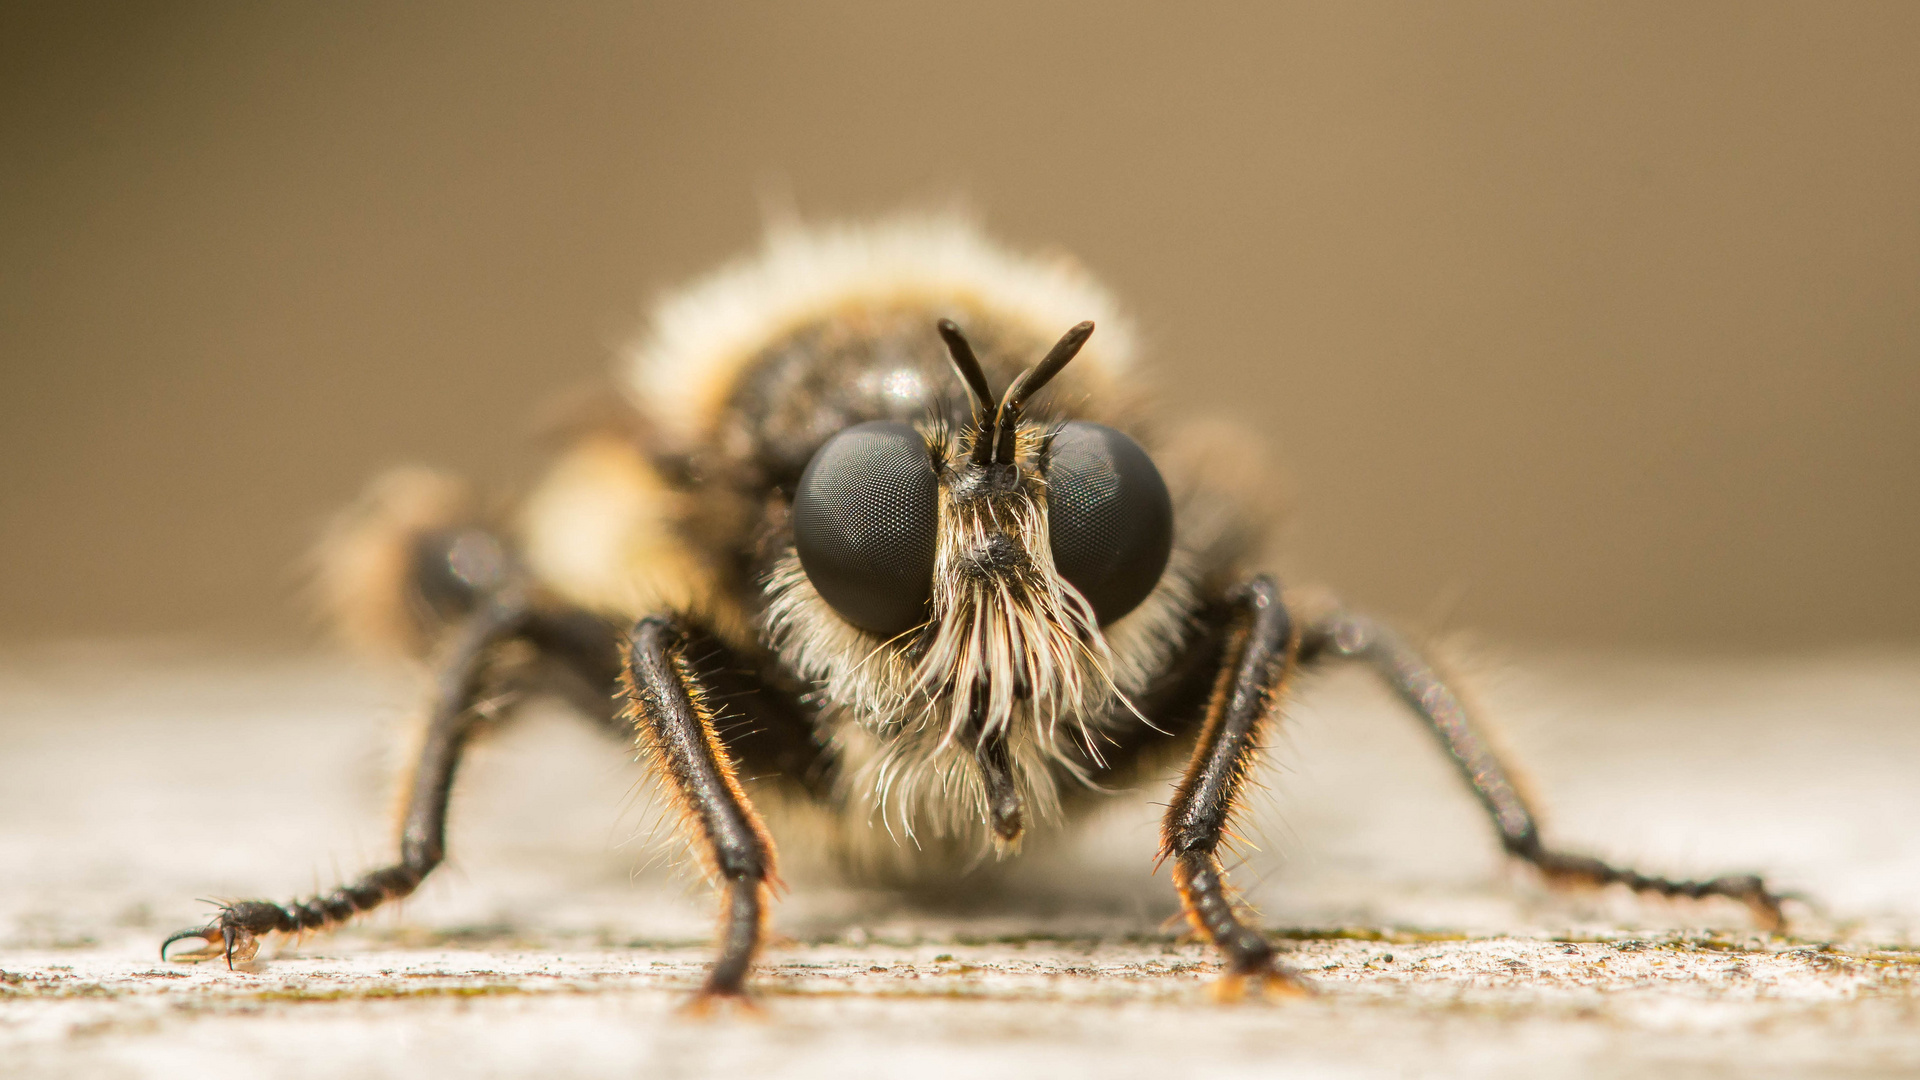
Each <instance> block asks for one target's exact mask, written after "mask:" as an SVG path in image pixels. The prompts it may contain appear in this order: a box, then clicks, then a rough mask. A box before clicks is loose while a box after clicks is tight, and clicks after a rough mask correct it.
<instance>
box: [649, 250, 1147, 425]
mask: <svg viewBox="0 0 1920 1080" xmlns="http://www.w3.org/2000/svg"><path fill="white" fill-rule="evenodd" d="M912 300H921V301H931V302H934V303H937V304H954V303H959V304H968V305H971V306H976V307H979V308H981V309H983V310H990V311H993V312H995V313H996V314H998V315H1000V316H1002V317H1005V318H1011V319H1013V320H1015V321H1017V322H1023V323H1027V324H1029V327H1030V329H1031V330H1032V332H1033V335H1034V337H1035V338H1037V339H1040V340H1044V341H1052V340H1053V339H1054V338H1057V337H1058V336H1059V335H1060V333H1061V331H1062V330H1064V329H1065V328H1066V327H1069V326H1072V325H1074V324H1075V323H1078V322H1080V321H1081V320H1083V319H1091V320H1093V321H1094V322H1096V323H1098V324H1099V326H1100V332H1099V334H1098V335H1096V336H1095V338H1094V339H1093V341H1092V342H1090V343H1089V344H1088V346H1087V348H1086V351H1085V352H1084V353H1083V354H1082V356H1081V358H1080V359H1078V360H1076V361H1075V366H1076V367H1080V368H1083V369H1084V368H1093V369H1098V370H1101V371H1103V372H1104V373H1106V374H1108V375H1119V374H1121V373H1122V372H1124V371H1125V370H1126V369H1127V368H1128V367H1129V366H1130V365H1131V363H1132V360H1133V335H1132V333H1131V328H1130V327H1129V325H1128V324H1127V321H1126V319H1125V318H1124V317H1123V316H1122V315H1121V314H1120V310H1119V306H1118V305H1117V304H1116V303H1115V302H1114V300H1113V298H1112V297H1111V296H1110V295H1108V293H1107V292H1106V290H1105V289H1103V288H1101V287H1100V285H1099V284H1098V283H1096V282H1095V281H1094V280H1093V279H1092V278H1091V277H1090V276H1089V275H1088V274H1087V273H1086V272H1085V271H1084V270H1082V269H1081V267H1080V266H1079V264H1078V263H1076V262H1074V261H1073V260H1072V259H1069V258H1067V257H1065V256H1045V257H1036V256H1025V255H1017V254H1014V253H1013V252H1010V251H1008V250H1006V249H1005V248H1002V247H1000V246H998V245H997V244H994V243H993V242H992V241H990V240H988V239H987V238H986V237H985V236H983V235H982V234H981V233H980V231H979V229H978V228H977V227H976V226H975V225H974V224H973V223H972V222H970V221H968V220H966V219H965V218H963V217H960V216H958V215H954V214H941V215H917V216H907V217H898V218H893V219H890V220H886V221H881V222H878V223H873V224H865V225H831V226H818V227H806V226H797V225H784V226H776V227H773V228H771V229H770V230H769V231H768V233H767V237H766V241H765V243H764V245H763V246H762V248H761V250H760V252H759V253H758V254H755V255H752V256H749V257H747V258H745V259H743V260H740V261H738V262H735V263H733V264H731V265H729V266H726V267H724V268H722V269H721V270H719V271H717V272H715V273H714V274H712V275H710V276H708V277H707V278H705V279H703V280H701V281H698V282H696V283H694V284H693V285H692V286H690V287H689V288H687V289H685V290H682V291H680V292H677V293H673V294H671V295H669V296H667V297H666V298H664V299H663V300H662V301H661V302H660V304H659V306H658V307H657V308H656V309H655V310H654V313H653V318H652V320H651V325H650V327H649V329H648V331H647V333H646V334H645V336H644V337H642V338H641V340H640V341H639V342H638V343H637V344H636V345H635V346H634V347H633V348H632V349H631V350H630V351H629V353H628V355H627V358H626V371H627V378H628V380H629V389H630V390H631V392H632V394H633V396H634V399H635V403H636V404H637V405H638V406H639V407H640V408H641V409H642V410H644V411H645V412H646V414H647V415H649V416H650V417H652V418H653V419H654V421H655V422H656V424H657V425H658V427H659V430H660V431H662V433H663V434H666V435H668V436H669V437H671V438H673V439H675V440H677V441H682V442H685V441H690V440H693V439H695V438H698V437H699V436H700V435H701V434H702V433H703V432H704V430H705V429H706V427H707V425H709V424H711V423H712V422H713V421H714V419H715V418H716V416H717V415H718V413H719V407H720V404H721V403H722V401H723V400H724V399H725V397H726V395H727V394H728V393H730V392H731V390H732V388H733V384H734V381H735V378H736V377H737V375H738V373H739V371H740V368H741V367H742V365H744V364H745V363H746V361H747V360H749V359H750V358H751V357H752V356H753V355H754V354H755V353H756V352H757V351H758V350H759V349H761V348H762V347H764V346H765V345H766V344H767V343H768V342H770V341H771V340H773V339H774V338H776V337H778V336H779V335H781V334H782V333H785V332H786V331H788V330H790V329H793V328H794V327H796V326H798V325H800V324H802V323H805V322H807V321H810V320H812V319H815V318H818V317H820V316H822V315H825V314H827V313H829V312H831V311H834V310H836V309H838V308H841V307H843V306H845V305H847V304H849V303H876V302H877V303H887V302H892V301H912ZM929 330H930V331H931V328H929Z"/></svg>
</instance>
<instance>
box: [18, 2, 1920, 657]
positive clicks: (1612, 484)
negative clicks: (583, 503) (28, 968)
mask: <svg viewBox="0 0 1920 1080" xmlns="http://www.w3.org/2000/svg"><path fill="white" fill-rule="evenodd" d="M1028 7H1029V5H1013V4H1009V5H1004V6H982V5H970V6H967V7H966V9H965V11H964V12H956V11H955V10H953V8H954V6H953V5H934V4H923V5H912V6H906V5H899V6H896V5H891V4H809V5H766V6H764V7H754V8H746V7H727V6H718V5H700V6H698V7H697V8H696V6H695V5H691V4H689V5H684V6H672V7H669V6H667V5H645V6H643V5H631V6H613V5H558V4H555V5H548V4H523V5H491V6H489V5H479V4H467V3H461V4H447V5H442V6H440V7H438V9H437V10H436V9H435V7H434V6H433V5H425V4H421V5H391V4H361V5H350V4H309V5H284V6H280V7H277V8H272V9H268V8H266V7H265V6H259V7H256V6H253V5H243V4H229V5H209V4H189V3H175V4H167V5H146V6H134V5H127V6H124V7H120V6H103V5H94V6H79V5H67V4H57V5H42V6H41V7H40V9H39V10H35V9H33V8H30V7H28V6H25V5H19V4H9V5H6V6H5V8H4V10H0V636H4V637H7V638H13V639H21V638H35V637H46V636H65V635H76V634H84V635H94V634H105V633H113V632H121V631H132V632H139V633H179V632H186V633H198V634H206V635H211V636H213V637H215V638H226V639H235V640H238V639H251V640H274V639H276V638H278V639H283V640H285V639H296V638H295V637H294V636H295V635H299V634H302V633H306V632H308V631H307V630H306V629H305V623H304V622H303V620H302V619H301V618H300V617H299V615H298V605H297V603H296V602H295V600H294V594H295V592H296V589H295V586H296V582H297V578H296V576H295V575H294V574H293V573H292V572H291V570H290V569H289V568H290V567H291V566H292V565H293V564H294V563H295V561H296V559H297V556H298V555H299V553H300V552H301V551H302V549H303V548H304V546H305V544H306V543H307V541H308V539H309V537H310V536H311V535H312V533H313V531H314V529H315V527H316V523H317V522H318V521H320V520H321V519H322V518H323V516H324V515H325V514H326V512H327V511H328V510H329V509H330V508H331V507H332V506H334V505H336V504H338V503H339V502H341V501H343V500H344V499H346V498H348V497H349V496H350V495H351V494H352V493H353V492H354V491H355V490H356V489H357V488H358V487H359V485H360V483H361V482H362V480H363V479H364V478H365V477H366V475H367V474H368V473H370V472H371V471H373V470H375V469H377V468H379V467H381V466H382V465H385V464H388V463H391V462H394V461H397V460H404V459H419V460H426V461H430V462H433V463H437V464H442V465H447V466H451V467H455V468H458V469H460V470H463V471H466V472H469V473H472V474H474V475H476V476H479V477H483V478H487V479H489V480H495V481H505V480H508V479H510V478H512V477H515V476H517V475H521V474H523V473H524V471H525V469H526V467H527V462H528V460H529V448H528V435H529V431H530V423H529V418H530V416H531V414H532V412H533V408H532V406H533V404H534V403H536V402H538V401H540V400H541V399H543V398H545V397H547V396H549V395H551V394H552V393H554V392H555V391H558V390H561V389H564V388H565V387H567V386H569V385H573V384H577V383H578V382H580V381H581V380H583V379H587V378H591V377H592V376H593V375H595V373H597V372H599V371H601V370H602V369H603V368H604V366H605V365H606V363H607V360H608V357H609V355H610V352H611V350H612V348H613V347H615V346H617V345H618V344H619V343H620V342H621V341H622V340H623V339H624V338H625V337H626V336H627V335H628V334H630V333H631V332H632V331H633V329H634V328H635V327H636V326H637V324H638V320H639V315H640V312H641V311H642V304H643V301H644V299H645V298H646V297H647V296H649V295H651V294H652V293H654V292H656V291H657V290H658V289H660V288H662V287H665V286H667V285H670V284H672V283H674V282H676V281H679V280H681V279H683V278H684V277H686V276H687V275H689V274H692V273H695V272H698V271H700V270H702V269H704V268H706V267H708V266H710V265H712V264H713V263H715V262H716V261H718V260H721V259H723V258H726V257H728V256H730V255H732V254H734V253H736V252H738V251H739V250H741V249H742V248H743V247H745V246H746V245H748V244H750V243H751V242H752V241H753V238H754V236H755V234H756V232H757V230H758V228H759V220H760V216H761V212H762V207H763V205H765V204H766V203H767V202H769V201H773V202H784V203H790V204H792V205H794V206H797V207H798V208H799V210H800V211H801V212H802V213H803V214H805V215H808V216H814V217H826V216H838V215H845V214H862V213H871V212H876V211H883V210H886V209H890V208H895V207H898V206H901V205H903V204H909V203H925V202H928V201H936V200H945V199H949V198H952V197H954V196H960V197H963V198H965V199H966V200H967V201H968V202H969V203H971V204H972V205H973V206H975V207H977V208H978V209H979V210H980V211H981V212H982V213H983V214H984V216H985V217H986V219H987V220H988V222H989V223H990V224H991V225H992V226H993V227H994V229H995V230H996V231H997V232H998V233H999V234H1001V235H1003V236H1005V237H1007V238H1009V239H1011V240H1013V241H1014V242H1016V243H1018V244H1022V245H1028V246H1038V245H1052V246H1059V247H1063V248H1066V249H1069V250H1073V251H1075V252H1078V253H1079V254H1080V255H1081V256H1082V257H1083V258H1084V259H1085V260H1086V262H1087V263H1088V264H1090V265H1091V266H1092V267H1093V268H1095V269H1096V270H1097V271H1098V272H1100V273H1101V274H1102V275H1103V276H1104V277H1106V278H1107V279H1108V280H1109V281H1110V282H1111V283H1112V284H1113V285H1114V287H1115V288H1116V289H1117V290H1118V291H1119V292H1120V293H1121V294H1122V296H1123V297H1125V298H1127V299H1128V300H1130V301H1131V302H1132V304H1133V305H1134V307H1135V309H1136V311H1137V313H1138V315H1139V318H1140V321H1141V322H1142V324H1143V326H1144V328H1145V329H1146V330H1147V331H1148V332H1149V334H1150V338H1151V341H1152V343H1153V346H1154V348H1153V352H1154V354H1155V356H1156V358H1157V359H1158V360H1159V361H1160V362H1161V363H1162V365H1163V367H1164V370H1166V371H1167V372H1168V373H1170V374H1173V375H1175V376H1176V379H1175V380H1174V382H1175V384H1176V385H1175V389H1174V394H1175V397H1176V403H1177V404H1178V405H1179V406H1181V407H1184V408H1188V409H1193V410H1217V411H1219V412H1222V413H1225V414H1229V415H1232V416H1234V417H1237V418H1239V419H1242V420H1246V421H1251V422H1254V423H1256V424H1262V425H1265V426H1267V427H1268V428H1270V430H1271V432H1272V437H1273V439H1274V441H1275V443H1276V445H1277V447H1278V449H1279V450H1280V452H1281V456H1282V459H1283V460H1284V461H1285V462H1286V463H1287V464H1288V465H1289V467H1290V468H1291V469H1292V471H1293V473H1294V475H1295V477H1296V479H1295V483H1294V488H1295V494H1296V496H1297V502H1298V504H1299V507H1300V509H1299V513H1298V515H1297V518H1296V521H1297V524H1296V526H1295V528H1294V531H1293V538H1292V541H1293V542H1292V550H1293V551H1294V552H1295V557H1294V559H1293V562H1294V563H1295V564H1296V565H1297V566H1298V567H1299V568H1301V569H1303V570H1305V571H1306V572H1309V573H1311V574H1312V575H1313V576H1314V577H1317V578H1319V579H1322V580H1325V581H1328V582H1330V583H1332V584H1334V585H1336V586H1337V587H1339V588H1340V589H1342V590H1343V591H1344V592H1346V593H1347V594H1349V595H1350V596H1352V597H1354V598H1355V599H1357V600H1359V601H1361V602H1364V603H1366V604H1368V605H1371V606H1374V607H1378V608H1383V609H1386V610H1389V611H1394V612H1404V613H1412V614H1415V615H1420V614H1425V613H1431V612H1436V611H1442V612H1445V613H1447V616H1448V618H1449V619H1450V621H1451V622H1453V623H1455V624H1464V625H1469V626H1473V627H1477V628H1480V629H1482V630H1486V631H1489V632H1491V633H1493V634H1495V635H1498V636H1501V637H1504V638H1506V639H1508V640H1513V641H1520V642H1541V643H1582V644H1597V645H1613V646H1629V645H1641V644H1651V645H1668V644H1672V645H1681V646H1685V647H1688V648H1694V649H1721V648H1745V647H1767V648H1808V647H1821V646H1825V645H1828V644H1836V645H1842V644H1854V643H1859V642H1865V641H1874V640H1885V639H1905V640H1911V639H1914V638H1915V637H1920V565H1917V562H1916V558H1915V556H1916V554H1917V553H1920V543H1916V541H1917V540H1920V420H1917V419H1916V417H1917V416H1920V348H1916V346H1917V345H1920V5H1916V4H1912V3H1904V2H1902V3H1888V4H1879V5H1872V4H1849V5H1844V6H1841V5H1825V4H1812V3H1808V4H1800V5H1780V4H1756V3H1713V4H1709V3H1692V4H1685V5H1676V4H1671V3H1666V2H1655V3H1643V4H1627V3H1609V4H1600V5H1572V4H1534V3H1518V4H1511V5H1487V4H1477V5H1426V6H1414V5H1406V4H1387V5H1380V6H1376V7H1364V6H1358V5H1339V6H1334V5H1327V6H1324V7H1302V6H1292V5H1288V6H1282V5H1277V4H1261V5H1251V4H1250V5H1246V6H1244V7H1237V8H1234V7H1212V8H1202V7H1195V6H1191V5H1180V6H1179V13H1178V14H1175V13H1174V6H1173V5H1148V4H1135V5H1125V6H1116V5H1112V4H1084V5H1067V4H1054V5H1043V6H1042V7H1043V8H1044V10H1041V11H1039V12H1037V13H1036V12H1033V11H1029V10H1027V9H1028Z"/></svg>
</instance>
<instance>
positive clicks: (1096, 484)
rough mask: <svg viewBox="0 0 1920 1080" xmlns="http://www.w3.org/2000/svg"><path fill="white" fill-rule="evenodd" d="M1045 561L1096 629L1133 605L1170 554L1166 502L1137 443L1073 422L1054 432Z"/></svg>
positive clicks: (1155, 473)
mask: <svg viewBox="0 0 1920 1080" xmlns="http://www.w3.org/2000/svg"><path fill="white" fill-rule="evenodd" d="M1047 519H1048V529H1049V532H1050V534H1051V539H1052V543H1053V565H1054V568H1055V569H1056V570H1058V571H1059V572H1060V576H1061V577H1063V578H1066V579H1067V580H1068V581H1069V582H1071V583H1072V584H1073V587H1074V588H1076V589H1078V590H1080V595H1082V596H1084V597H1086V598H1087V602H1088V603H1090V604H1092V605H1093V612H1094V614H1095V615H1096V616H1098V617H1099V619H1100V624H1101V625H1102V626H1104V625H1106V624H1107V623H1110V622H1113V621H1114V620H1115V619H1118V618H1120V617H1121V616H1122V615H1125V614H1126V613H1127V612H1129V611H1132V610H1133V609H1134V608H1136V607H1138V606H1140V601H1142V600H1145V599H1146V598H1147V594H1148V593H1150V592H1152V591H1153V587H1154V586H1155V585H1156V584H1158V583H1159V581H1160V574H1161V572H1162V571H1164V570H1166V568H1167V556H1168V555H1170V554H1171V553H1172V552H1173V499H1172V498H1171V497H1169V496H1168V494H1167V484H1166V481H1164V480H1162V479H1160V470H1159V469H1156V468H1154V467H1153V459H1152V458H1150V457H1148V456H1147V452H1146V451H1145V450H1143V449H1141V447H1140V444H1139V443H1137V442H1134V441H1133V440H1132V439H1130V438H1128V437H1127V436H1125V435H1123V434H1121V433H1120V432H1118V431H1115V430H1114V429H1112V428H1110V427H1106V426H1105V425H1102V424H1091V423H1086V422H1084V421H1075V422H1074V423H1070V424H1067V425H1065V426H1063V427H1061V429H1060V430H1059V431H1058V432H1057V433H1055V435H1054V437H1053V446H1052V450H1051V453H1050V455H1049V459H1048V464H1047Z"/></svg>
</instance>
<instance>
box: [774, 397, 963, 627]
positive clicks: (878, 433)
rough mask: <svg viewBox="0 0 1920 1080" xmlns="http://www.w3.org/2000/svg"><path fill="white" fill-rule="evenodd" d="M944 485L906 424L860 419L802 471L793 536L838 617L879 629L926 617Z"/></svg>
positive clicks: (920, 441)
mask: <svg viewBox="0 0 1920 1080" xmlns="http://www.w3.org/2000/svg"><path fill="white" fill-rule="evenodd" d="M939 515H940V484H939V481H938V480H937V479H936V478H935V477H934V474H933V459H932V457H930V456H929V455H928V453H927V441H926V440H925V439H924V438H922V437H921V436H920V433H919V432H917V431H915V430H913V428H912V427H911V426H910V425H907V424H902V423H898V422H893V421H876V422H874V423H869V424H858V425H856V426H854V427H850V428H848V429H847V430H845V431H843V432H841V433H840V434H838V435H835V436H834V437H833V438H831V439H829V440H827V444H826V445H825V446H822V447H821V448H820V449H819V450H818V451H817V452H815V453H814V455H813V460H812V461H809V462H807V469H806V471H805V472H803V473H801V474H800V488H799V490H798V491H797V492H796V493H795V495H794V500H793V541H794V547H795V549H797V551H798V552H799V555H800V566H801V567H802V568H803V569H804V570H806V572H807V579H808V580H809V581H811V582H813V587H814V589H815V590H817V591H818V592H819V593H820V595H821V597H822V598H824V599H825V600H826V602H827V603H829V604H832V605H833V609H834V610H835V611H837V612H839V613H840V617H841V618H843V619H846V620H847V621H848V622H850V623H852V624H854V625H855V626H858V627H860V628H861V629H863V630H868V631H871V632H872V633H875V634H878V635H880V636H881V637H893V636H894V635H896V634H901V633H905V632H906V631H908V630H911V629H913V628H914V627H916V626H919V625H920V624H921V623H923V622H926V621H927V607H928V604H929V602H930V601H931V600H932V597H933V558H934V545H935V543H936V540H937V536H936V530H937V528H938V525H939Z"/></svg>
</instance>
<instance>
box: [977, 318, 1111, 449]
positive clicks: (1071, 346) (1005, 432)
mask: <svg viewBox="0 0 1920 1080" xmlns="http://www.w3.org/2000/svg"><path fill="white" fill-rule="evenodd" d="M1092 336H1093V322H1092V320H1088V321H1087V322H1083V323H1081V324H1079V325H1078V326H1075V327H1074V328H1073V329H1071V330H1069V331H1067V332H1066V333H1065V334H1064V335H1062V336H1061V338H1060V340H1059V341H1058V342H1057V343H1056V344H1055V345H1054V346H1053V348H1052V349H1051V350H1049V351H1048V352H1047V355H1046V358H1045V359H1043V360H1041V361H1040V362H1039V363H1038V364H1035V365H1034V366H1032V367H1030V368H1028V369H1027V370H1025V371H1023V372H1021V373H1020V377H1019V378H1017V379H1015V380H1013V385H1012V386H1009V387H1007V395H1006V396H1005V397H1003V398H1001V399H1000V410H999V412H998V413H996V414H995V415H994V418H993V427H994V433H995V439H994V453H993V460H994V461H1005V462H1011V461H1013V439H1014V435H1015V433H1016V432H1017V431H1018V429H1019V426H1020V408H1021V406H1023V405H1025V404H1026V403H1027V401H1028V400H1029V399H1031V398H1032V397H1033V395H1035V394H1037V393H1039V392H1040V388H1041V387H1044V386H1046V385H1047V383H1049V382H1051V381H1053V377H1054V376H1055V375H1058V374H1060V369H1061V368H1064V367H1066V366H1067V362H1068V361H1070V360H1072V359H1073V358H1074V357H1075V356H1077V355H1079V353H1080V347H1081V346H1082V345H1085V344H1086V343H1087V339H1088V338H1090V337H1092Z"/></svg>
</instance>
